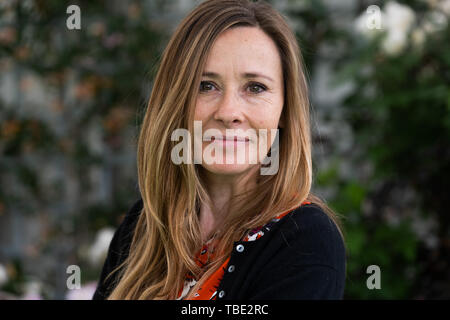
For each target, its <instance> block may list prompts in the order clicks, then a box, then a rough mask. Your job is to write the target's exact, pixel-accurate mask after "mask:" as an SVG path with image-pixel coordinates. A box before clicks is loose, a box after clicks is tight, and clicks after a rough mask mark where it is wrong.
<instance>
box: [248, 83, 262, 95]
mask: <svg viewBox="0 0 450 320" xmlns="http://www.w3.org/2000/svg"><path fill="white" fill-rule="evenodd" d="M248 87H249V88H254V89H255V88H256V90H250V91H251V92H252V93H261V92H263V91H266V90H267V88H266V86H265V85H263V84H261V83H257V82H252V83H251V84H250V85H249V86H248Z"/></svg>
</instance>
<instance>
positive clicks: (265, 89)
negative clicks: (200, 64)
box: [200, 81, 267, 94]
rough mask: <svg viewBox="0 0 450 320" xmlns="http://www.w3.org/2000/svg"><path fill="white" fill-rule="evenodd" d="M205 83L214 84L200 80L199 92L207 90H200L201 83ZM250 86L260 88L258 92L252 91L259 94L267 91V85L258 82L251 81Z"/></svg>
mask: <svg viewBox="0 0 450 320" xmlns="http://www.w3.org/2000/svg"><path fill="white" fill-rule="evenodd" d="M205 84H210V85H213V86H215V84H214V83H213V82H210V81H202V82H200V92H205V91H208V90H201V87H202V85H205ZM251 86H257V87H260V88H261V91H259V92H252V93H253V94H259V93H262V92H264V91H267V87H266V86H265V85H263V84H261V83H258V82H251V83H250V84H249V86H248V87H251Z"/></svg>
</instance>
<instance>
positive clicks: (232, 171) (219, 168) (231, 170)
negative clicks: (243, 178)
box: [202, 163, 255, 176]
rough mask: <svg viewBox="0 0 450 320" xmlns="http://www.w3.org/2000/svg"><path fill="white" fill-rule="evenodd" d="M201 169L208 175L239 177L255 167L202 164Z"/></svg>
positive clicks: (247, 165)
mask: <svg viewBox="0 0 450 320" xmlns="http://www.w3.org/2000/svg"><path fill="white" fill-rule="evenodd" d="M202 167H203V168H204V169H205V170H206V171H208V172H209V173H213V174H217V175H229V176H234V175H240V174H243V173H246V172H248V171H249V170H250V169H252V168H254V167H255V165H250V164H216V163H213V164H205V163H204V164H202Z"/></svg>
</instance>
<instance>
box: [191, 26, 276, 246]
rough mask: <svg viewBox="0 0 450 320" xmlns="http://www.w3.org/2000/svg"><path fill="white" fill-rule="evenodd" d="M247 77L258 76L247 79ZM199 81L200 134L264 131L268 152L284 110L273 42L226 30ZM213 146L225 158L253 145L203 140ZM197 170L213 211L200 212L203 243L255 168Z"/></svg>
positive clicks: (255, 31) (252, 31) (256, 33)
mask: <svg viewBox="0 0 450 320" xmlns="http://www.w3.org/2000/svg"><path fill="white" fill-rule="evenodd" d="M245 73H254V74H257V75H251V76H248V75H247V77H246V76H245V75H244V74H245ZM201 81H202V82H201V84H200V88H199V94H198V97H197V101H196V107H195V115H194V120H197V121H202V128H203V132H204V131H206V130H207V129H218V130H219V131H220V132H221V133H222V134H223V135H224V136H225V135H226V130H227V129H242V130H247V129H254V130H255V131H256V132H257V133H258V132H259V129H267V131H268V132H269V141H268V147H267V150H264V151H268V150H269V148H270V145H271V144H272V142H273V139H274V137H273V136H271V135H270V129H277V128H278V127H283V125H282V124H281V123H280V116H281V112H282V109H283V104H284V98H283V97H284V87H283V74H282V65H281V58H280V55H279V53H278V50H277V47H276V44H275V43H274V42H273V40H272V39H271V38H270V37H269V36H267V35H266V34H265V33H264V32H263V31H262V30H261V29H259V28H256V27H238V28H234V29H229V30H226V31H225V32H223V33H222V34H221V35H220V36H219V37H218V38H217V39H216V41H215V43H214V45H213V47H212V48H211V50H210V52H209V55H208V58H207V61H206V65H205V69H204V72H203V76H202V80H201ZM258 138H259V136H258ZM211 143H220V146H221V148H222V147H223V153H224V154H226V152H227V150H228V149H229V148H234V147H236V148H245V150H247V152H248V150H249V147H250V144H252V143H257V142H255V141H253V139H252V140H251V141H244V142H236V141H223V140H220V139H219V140H216V141H213V142H212V141H205V140H203V142H202V150H205V148H206V147H207V146H208V145H209V144H211ZM235 150H236V149H235ZM202 154H203V153H202ZM246 160H248V156H247V157H246ZM201 166H202V169H203V173H204V176H205V182H206V186H207V190H208V192H209V193H210V196H211V199H212V202H213V206H214V208H210V207H208V206H207V205H206V204H202V205H201V207H200V225H201V230H202V238H203V240H204V241H205V240H207V239H208V238H209V237H210V236H211V234H212V233H213V232H214V231H215V230H216V229H217V227H218V226H220V223H221V221H222V220H223V217H224V215H225V214H226V212H227V210H228V203H230V199H231V198H232V197H233V195H237V194H240V193H242V192H244V191H245V190H248V189H249V188H251V187H253V186H254V185H255V184H256V178H257V175H258V173H259V171H258V169H259V165H258V164H252V163H249V161H245V162H244V163H242V164H241V163H236V162H234V163H231V164H230V163H222V164H217V163H212V164H207V163H205V162H203V163H202V164H201Z"/></svg>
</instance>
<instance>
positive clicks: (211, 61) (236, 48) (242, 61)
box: [205, 27, 281, 77]
mask: <svg viewBox="0 0 450 320" xmlns="http://www.w3.org/2000/svg"><path fill="white" fill-rule="evenodd" d="M205 69H206V70H208V71H215V72H224V73H225V72H228V71H233V70H237V69H239V70H240V71H255V72H264V73H270V74H271V75H272V76H274V77H276V76H280V72H281V59H280V56H279V53H278V49H277V46H276V44H275V42H274V41H273V40H272V39H271V38H270V37H269V36H268V35H267V34H266V33H264V31H262V30H261V29H259V28H257V27H237V28H232V29H228V30H226V31H224V32H223V33H221V34H220V35H219V36H218V37H217V39H216V40H215V42H214V44H213V46H212V48H211V50H210V52H209V54H208V58H207V61H206V66H205ZM247 69H248V70H247Z"/></svg>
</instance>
